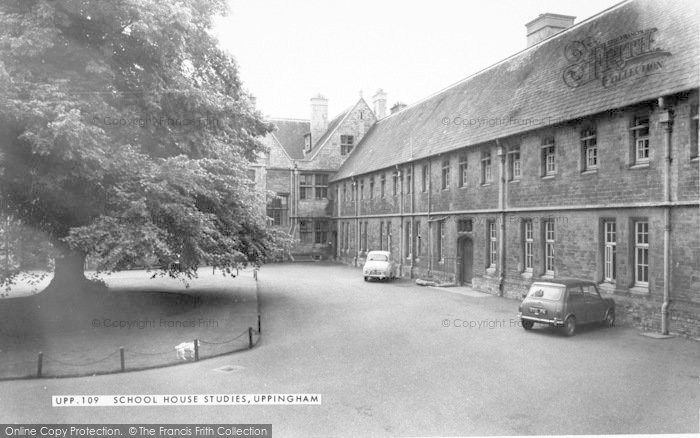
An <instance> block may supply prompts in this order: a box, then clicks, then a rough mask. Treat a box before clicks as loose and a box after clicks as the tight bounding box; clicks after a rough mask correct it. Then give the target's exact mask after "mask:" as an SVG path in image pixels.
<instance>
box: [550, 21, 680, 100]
mask: <svg viewBox="0 0 700 438" xmlns="http://www.w3.org/2000/svg"><path fill="white" fill-rule="evenodd" d="M656 31H657V29H656V28H655V27H654V28H649V29H644V30H638V31H636V32H632V33H626V34H623V35H620V36H618V37H616V38H613V39H611V40H608V41H605V42H602V43H601V42H598V41H596V40H595V39H594V38H593V37H588V38H585V39H583V40H577V41H572V42H570V43H569V44H567V45H566V47H565V48H564V55H565V56H566V59H567V61H568V62H569V63H570V64H569V65H567V66H566V67H565V68H564V71H563V77H564V82H565V83H566V85H568V86H569V87H571V88H578V87H580V86H582V85H585V84H587V83H589V82H594V81H600V83H601V84H602V85H603V87H605V88H608V87H611V86H614V85H616V84H619V83H620V82H623V81H626V80H628V79H632V78H635V77H640V76H647V75H649V74H652V73H656V72H658V71H659V70H661V69H662V68H663V66H664V64H663V58H664V57H666V56H671V52H669V51H667V50H665V49H662V48H660V47H656V41H655V40H654V34H655V33H656Z"/></svg>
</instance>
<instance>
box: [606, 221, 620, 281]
mask: <svg viewBox="0 0 700 438" xmlns="http://www.w3.org/2000/svg"><path fill="white" fill-rule="evenodd" d="M610 226H612V227H610ZM616 279H617V222H616V221H615V220H611V219H608V220H604V221H603V281H604V282H606V283H615V282H616Z"/></svg>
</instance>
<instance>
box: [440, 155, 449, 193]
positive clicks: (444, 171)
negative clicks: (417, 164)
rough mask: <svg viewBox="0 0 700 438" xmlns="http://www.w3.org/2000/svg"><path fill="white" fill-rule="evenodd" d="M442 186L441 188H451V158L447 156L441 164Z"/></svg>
mask: <svg viewBox="0 0 700 438" xmlns="http://www.w3.org/2000/svg"><path fill="white" fill-rule="evenodd" d="M440 188H441V190H449V189H450V159H449V157H448V158H445V159H443V160H442V164H441V166H440Z"/></svg>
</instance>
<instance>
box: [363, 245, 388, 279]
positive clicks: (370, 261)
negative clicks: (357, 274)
mask: <svg viewBox="0 0 700 438" xmlns="http://www.w3.org/2000/svg"><path fill="white" fill-rule="evenodd" d="M362 275H364V276H365V281H368V280H369V279H370V278H376V279H378V280H384V279H387V278H388V279H393V278H396V265H395V264H394V262H392V261H391V253H390V252H389V251H370V252H368V253H367V260H366V261H365V265H364V266H363V267H362Z"/></svg>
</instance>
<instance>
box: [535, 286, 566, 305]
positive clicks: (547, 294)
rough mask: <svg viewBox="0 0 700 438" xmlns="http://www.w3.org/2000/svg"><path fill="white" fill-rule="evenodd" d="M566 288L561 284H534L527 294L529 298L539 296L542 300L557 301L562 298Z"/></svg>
mask: <svg viewBox="0 0 700 438" xmlns="http://www.w3.org/2000/svg"><path fill="white" fill-rule="evenodd" d="M563 292H564V289H563V288H562V287H560V286H547V285H542V284H534V285H532V287H531V288H530V292H529V293H528V294H527V297H528V298H538V299H541V300H550V301H557V300H560V299H561V295H562V293H563Z"/></svg>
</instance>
